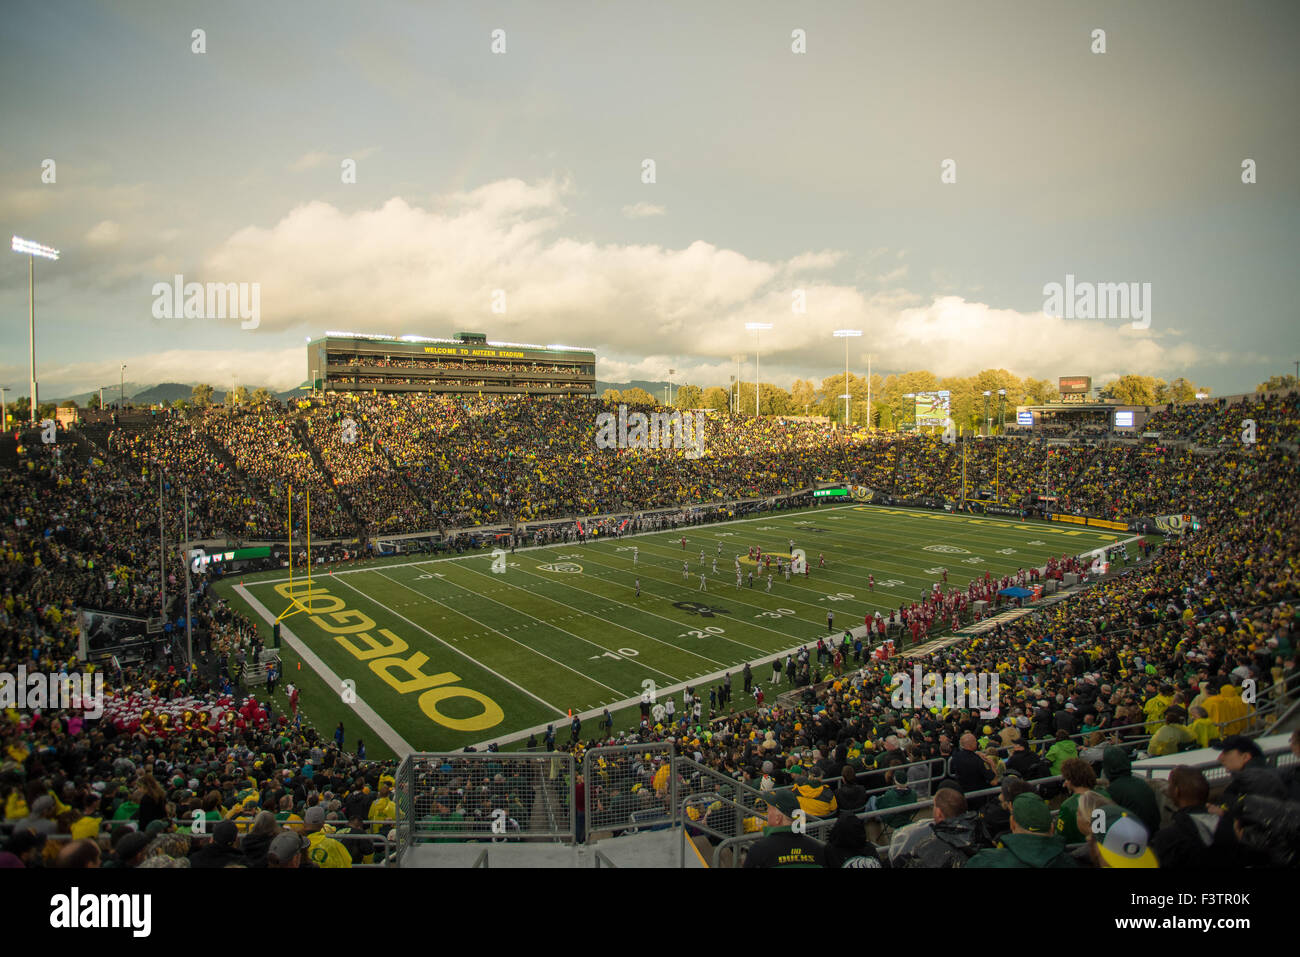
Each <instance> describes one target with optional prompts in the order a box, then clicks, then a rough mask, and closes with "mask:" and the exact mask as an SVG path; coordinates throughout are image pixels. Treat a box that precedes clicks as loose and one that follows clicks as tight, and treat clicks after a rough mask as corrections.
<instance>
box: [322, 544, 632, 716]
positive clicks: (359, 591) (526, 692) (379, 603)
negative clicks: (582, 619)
mask: <svg viewBox="0 0 1300 957" xmlns="http://www.w3.org/2000/svg"><path fill="white" fill-rule="evenodd" d="M366 571H372V572H378V571H379V570H378V569H375V568H368V569H366ZM379 574H380V575H382V576H383V577H384V578H388V576H387V575H384V574H383V572H379ZM389 580H390V581H391V580H392V579H389ZM341 584H342V585H343V587H345V588H351V589H352V590H353V591H354V592H356V593H357V594H358V595H360V596H361V597H362V598H365V599H366V600H367V601H370V602H372V603H373V604H376V605H379V606H380V607H381V608H385V610H386V611H388V612H389V613H390V614H393V615H397V617H398V618H400V619H402V621H404V622H406V623H407V624H408V625H410V626H411V627H412V628H415V629H418V630H419V631H422V632H424V633H425V634H426V635H428V636H429V637H430V638H432V639H433V640H434V641H436V642H437V643H438V644H440V645H442V646H443V647H445V648H448V649H450V650H451V651H454V652H455V653H456V654H458V655H460V656H461V657H462V658H464V659H466V660H467V661H472V662H473V663H474V664H476V665H478V666H479V667H480V668H482V669H483V670H484V671H490V672H492V674H494V675H496V676H497V677H498V678H500V679H501V680H502V681H504V682H505V683H506V684H508V685H510V687H512V688H514V689H516V690H517V691H522V692H523V693H524V694H526V695H528V697H530V698H532V699H533V700H534V701H537V702H540V703H541V704H544V705H546V707H548V708H553V709H554V710H555V712H556V713H557V714H560V715H564V714H567V712H566V711H565V710H564V709H563V708H561V707H559V706H557V705H553V704H551V703H550V702H549V701H546V700H545V699H543V698H539V697H538V696H537V695H535V694H533V693H532V692H531V691H529V690H528V689H527V688H525V687H523V686H521V685H517V684H515V683H514V682H513V681H511V680H510V679H509V678H507V677H506V676H505V675H503V674H501V672H499V671H495V670H493V669H492V668H489V667H488V666H487V665H485V664H484V663H483V662H481V661H479V660H478V659H477V658H475V657H473V656H472V655H468V654H466V653H465V652H463V651H461V650H460V649H459V648H457V647H455V646H454V645H449V644H447V642H445V641H443V640H442V639H441V638H439V637H438V636H437V635H435V634H434V633H433V632H431V631H429V629H427V628H424V627H422V626H420V625H417V624H416V623H415V622H413V621H411V619H409V618H407V617H406V616H405V615H402V614H398V612H395V611H393V610H392V609H391V608H387V607H386V606H385V605H384V604H383V602H378V601H375V599H373V598H371V597H370V596H369V595H367V594H366V593H365V592H363V591H361V589H359V588H357V587H356V586H355V585H351V584H348V583H347V582H342V583H341ZM398 584H399V585H400V584H401V582H398ZM416 594H417V595H418V594H419V592H416ZM431 600H433V599H431ZM438 604H440V605H441V604H442V602H438ZM443 607H445V608H448V607H450V606H448V605H444V606H443ZM452 610H453V611H454V610H455V609H452ZM467 617H468V616H467ZM479 624H483V623H482V622H479ZM493 630H494V631H495V629H493ZM597 684H599V682H597ZM611 690H612V689H611Z"/></svg>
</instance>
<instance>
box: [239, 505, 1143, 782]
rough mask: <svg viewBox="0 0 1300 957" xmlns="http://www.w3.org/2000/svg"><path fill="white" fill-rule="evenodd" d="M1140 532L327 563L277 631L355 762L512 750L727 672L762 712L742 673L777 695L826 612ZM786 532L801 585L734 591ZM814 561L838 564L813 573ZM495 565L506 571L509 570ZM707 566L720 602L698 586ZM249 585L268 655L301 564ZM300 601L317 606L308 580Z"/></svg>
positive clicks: (803, 532) (700, 541)
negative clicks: (781, 677)
mask: <svg viewBox="0 0 1300 957" xmlns="http://www.w3.org/2000/svg"><path fill="white" fill-rule="evenodd" d="M683 536H685V538H686V549H685V550H684V551H683V549H682V546H681V538H682V537H683ZM1126 537H1127V536H1125V535H1124V534H1123V533H1118V532H1102V531H1100V530H1094V529H1086V528H1081V527H1077V526H1071V525H1064V524H1051V523H1046V522H1024V521H1018V520H1016V519H1002V518H976V517H973V516H965V515H953V514H949V513H946V512H928V511H922V510H907V509H890V508H882V507H878V506H869V505H852V504H850V505H837V506H822V507H820V508H814V509H808V510H801V511H792V512H781V513H775V514H768V515H763V516H760V517H757V518H748V519H742V520H737V521H733V522H725V523H719V524H713V525H702V526H691V527H684V528H681V529H678V530H675V531H665V532H654V533H646V534H640V535H635V536H628V537H625V538H622V539H612V538H611V539H600V540H597V541H594V542H588V543H587V544H584V545H575V544H568V545H548V546H543V547H538V548H526V549H520V550H519V551H517V552H515V553H513V554H508V555H507V556H506V558H505V562H504V565H505V567H504V571H498V572H495V573H494V572H493V570H492V568H493V563H494V559H493V558H492V556H491V554H490V553H489V552H488V551H481V552H476V553H473V554H469V555H464V556H460V557H452V558H440V559H432V560H423V561H404V560H402V559H400V558H393V559H383V560H377V561H372V562H367V563H364V564H358V565H353V566H348V567H346V568H340V569H338V570H337V571H335V573H334V574H332V575H331V574H330V573H329V572H328V571H325V572H322V571H320V570H319V568H318V570H317V573H316V576H315V578H314V579H313V586H312V588H313V599H312V602H311V610H312V612H313V613H312V614H311V615H306V614H301V613H300V614H296V615H293V616H291V617H288V618H286V619H285V620H284V623H283V624H284V632H283V633H284V644H283V647H282V649H281V655H282V658H283V661H284V676H285V681H286V682H292V683H294V684H296V685H297V686H298V687H299V688H300V689H301V696H300V702H301V706H302V708H303V710H304V712H305V714H306V716H307V718H309V719H310V720H311V721H312V722H313V723H314V724H315V726H316V727H317V728H318V730H319V731H320V732H321V734H322V735H323V736H324V737H326V738H329V737H330V735H331V734H332V733H333V729H334V728H335V727H336V726H337V725H338V723H339V722H340V721H342V722H343V723H344V727H345V730H346V734H347V738H346V741H345V747H346V748H347V749H348V750H353V749H355V746H356V742H357V739H358V737H360V738H363V739H364V740H365V742H366V749H367V753H368V756H369V757H371V758H381V757H387V756H389V755H391V754H392V753H394V752H395V751H399V750H405V749H406V748H411V749H414V750H419V751H448V750H459V749H461V748H463V747H465V746H467V745H477V746H483V745H486V744H487V743H489V742H493V741H496V742H500V743H501V744H502V746H503V748H508V747H509V745H508V744H507V742H509V741H510V740H511V739H514V740H516V741H517V740H519V739H520V738H526V737H527V735H528V733H529V731H530V730H531V729H535V728H542V729H544V728H545V726H546V725H547V724H548V723H554V724H555V726H556V734H557V741H561V742H562V741H567V740H568V736H569V730H568V724H569V718H568V713H569V710H570V709H572V710H573V711H574V712H576V713H579V714H581V715H582V718H583V736H584V737H589V736H596V735H598V734H599V732H598V731H597V729H596V727H595V725H596V722H597V720H598V718H599V715H600V711H601V709H602V708H604V707H609V708H610V710H611V711H612V712H613V713H614V718H615V723H614V729H615V731H616V732H617V731H619V730H628V729H632V728H634V727H635V726H636V724H637V722H638V720H639V709H638V706H637V702H638V699H639V696H640V695H641V693H642V690H643V688H644V687H646V685H645V684H644V683H645V682H647V681H652V682H654V686H655V689H656V691H657V695H658V697H659V699H660V700H662V699H663V697H664V696H665V695H667V694H670V693H672V694H675V695H676V697H677V699H678V703H679V705H680V699H681V689H682V688H683V687H684V686H685V685H688V684H693V685H695V686H696V688H697V690H698V691H699V692H701V693H702V694H703V696H704V700H705V703H706V705H707V701H708V689H709V688H710V687H711V686H716V685H717V684H718V683H719V681H720V678H721V675H722V674H723V673H724V672H726V671H730V672H731V674H732V685H733V707H734V708H735V709H744V708H748V707H752V706H753V703H754V702H753V698H752V697H749V696H745V695H744V694H743V693H742V682H741V675H740V669H742V668H743V667H744V663H745V662H746V661H749V662H751V664H752V665H753V673H754V679H755V682H756V685H759V684H761V686H762V687H763V689H764V692H765V694H766V695H767V703H771V702H772V701H773V700H774V697H775V691H774V690H773V688H772V686H771V684H770V683H769V682H770V679H771V676H772V672H771V666H770V664H766V663H765V664H763V665H762V666H758V665H757V664H756V663H757V662H758V661H760V660H764V661H767V660H770V658H771V656H773V655H775V654H776V653H778V652H786V651H788V650H790V649H794V648H797V647H799V646H801V645H804V644H815V643H816V641H817V638H818V637H820V636H824V635H826V634H827V629H826V613H827V610H832V611H834V612H835V631H836V634H837V636H842V635H843V632H844V629H845V628H847V627H850V626H854V625H860V624H862V621H863V617H864V616H865V615H867V614H874V612H875V611H876V610H877V609H879V610H880V611H881V613H882V614H887V613H888V610H889V609H893V608H894V607H897V606H899V605H901V604H904V603H910V602H912V601H914V600H917V599H918V598H920V597H921V595H922V594H923V593H926V592H928V591H929V589H930V588H931V584H932V583H933V582H936V581H940V580H941V577H942V576H941V573H940V571H939V570H940V569H942V568H947V569H948V582H949V584H950V585H957V586H963V587H964V586H965V585H966V584H967V583H968V582H969V581H970V580H971V579H973V578H982V577H983V576H984V574H985V572H990V573H991V574H992V575H993V576H994V577H998V576H1001V575H1004V574H1007V573H1009V572H1013V571H1015V570H1016V569H1018V568H1026V569H1028V568H1030V567H1032V566H1035V565H1041V564H1043V563H1044V562H1045V561H1046V559H1047V558H1049V557H1052V556H1060V555H1062V554H1073V555H1077V554H1081V553H1083V552H1087V551H1090V550H1092V549H1096V548H1098V547H1101V546H1104V545H1108V544H1112V543H1114V542H1117V541H1120V540H1122V539H1124V538H1126ZM791 539H793V540H794V543H795V547H796V548H797V549H802V550H804V551H805V552H806V553H807V558H808V564H809V568H810V570H809V574H808V576H807V577H804V576H796V577H795V578H794V579H792V580H791V582H790V583H788V584H787V583H786V581H785V578H784V576H777V575H775V574H774V575H773V583H772V590H771V591H770V592H768V591H766V590H765V585H766V574H765V573H764V574H763V576H762V577H761V578H760V576H759V575H758V574H755V576H754V585H753V587H752V588H751V587H749V586H748V584H747V578H746V583H745V584H742V586H741V588H740V589H739V590H737V589H736V587H735V580H736V577H735V571H734V564H733V561H734V559H735V557H736V556H737V555H739V556H740V559H741V567H742V570H743V571H744V572H745V574H746V575H747V574H748V571H749V570H750V569H751V568H752V567H753V563H751V562H748V561H747V558H746V555H747V552H748V550H749V547H750V546H751V545H758V546H761V548H762V549H763V553H764V554H767V553H769V552H771V553H772V554H773V555H776V554H781V555H783V556H786V555H788V553H789V552H790V547H789V541H790V540H791ZM719 543H721V545H722V550H721V552H719V551H718V544H719ZM634 548H636V549H637V550H638V551H637V562H636V565H635V566H634V565H633V549H634ZM701 550H703V551H704V565H703V567H701V565H700V560H699V554H700V551H701ZM819 555H824V556H825V559H826V567H825V568H820V567H818V556H819ZM715 558H716V559H717V565H718V571H717V573H716V574H714V573H713V561H714V559H715ZM683 560H685V561H687V562H688V563H689V564H688V568H689V578H688V579H687V580H683V578H682V562H683ZM496 563H497V567H498V569H500V567H501V564H502V563H501V560H500V559H499V558H498V559H497V560H496ZM773 567H774V568H775V565H774V566H773ZM701 572H703V573H704V575H705V577H706V580H707V583H708V592H707V594H706V593H705V592H702V591H701V590H700V574H701ZM869 574H870V575H873V576H874V577H875V588H874V590H869V588H868V581H867V576H868V575H869ZM637 578H639V579H640V581H641V596H640V597H639V598H638V597H636V588H635V581H636V579H637ZM242 581H243V587H242V588H239V587H237V586H239V585H240V581H239V580H238V579H236V578H234V577H233V576H232V577H231V578H228V579H226V580H224V581H221V582H219V583H218V584H217V586H216V587H217V590H218V592H219V593H220V594H221V595H222V596H223V597H225V598H227V599H228V600H229V601H230V602H231V604H232V605H233V606H234V607H236V608H239V609H240V610H242V611H244V612H246V613H247V614H248V615H249V617H250V618H251V619H253V620H255V621H258V622H259V627H260V628H261V630H262V633H263V638H264V640H265V641H267V643H268V644H269V643H270V634H271V629H270V624H269V621H270V620H273V619H274V617H275V616H276V615H277V614H279V613H280V612H281V611H283V610H284V609H285V607H286V606H287V605H288V604H289V601H288V598H287V597H286V594H287V591H288V587H289V586H288V575H287V571H281V572H264V573H260V574H258V575H249V576H245V577H244V578H243V579H242ZM294 589H295V593H297V594H299V595H305V584H304V583H303V581H302V580H301V579H300V578H298V577H297V576H295V583H294ZM244 596H247V598H248V600H246V599H245V597H244ZM873 644H874V642H873ZM347 680H351V681H354V682H355V701H353V700H352V695H351V690H350V689H347V688H344V682H345V681H347ZM276 697H277V699H278V701H277V703H276V707H277V712H278V713H285V711H286V710H287V701H286V700H285V699H284V697H283V684H282V685H281V687H280V688H278V689H277V695H276ZM345 698H347V699H348V700H346V701H345ZM728 710H731V709H728ZM593 711H594V715H593V714H590V712H593ZM705 717H706V718H707V717H708V709H707V707H706V709H705ZM540 737H541V735H540V734H539V738H540Z"/></svg>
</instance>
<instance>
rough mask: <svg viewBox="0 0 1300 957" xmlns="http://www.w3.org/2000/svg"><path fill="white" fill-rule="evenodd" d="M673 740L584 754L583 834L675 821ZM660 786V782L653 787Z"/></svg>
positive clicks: (623, 830) (620, 746)
mask: <svg viewBox="0 0 1300 957" xmlns="http://www.w3.org/2000/svg"><path fill="white" fill-rule="evenodd" d="M675 754H676V751H675V748H674V745H673V744H671V743H669V742H662V741H656V742H654V743H651V744H629V745H610V746H607V747H602V748H591V749H589V750H588V751H587V752H586V753H585V754H583V756H582V780H583V785H584V792H585V795H584V801H583V804H584V808H583V815H584V823H585V825H586V828H585V829H586V833H587V834H592V833H595V832H597V831H613V832H614V834H615V835H617V834H619V833H625V832H629V831H632V832H635V831H637V830H643V829H646V828H654V827H666V826H669V825H671V824H673V823H674V818H675V815H674V809H675V807H676V803H675V802H674V801H673V795H672V788H673V784H674V782H675V777H674V775H673V773H672V762H673V757H674V755H675ZM657 785H658V787H657Z"/></svg>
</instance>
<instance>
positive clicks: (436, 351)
mask: <svg viewBox="0 0 1300 957" xmlns="http://www.w3.org/2000/svg"><path fill="white" fill-rule="evenodd" d="M307 380H308V382H310V383H311V385H312V388H313V389H316V390H318V391H324V392H435V393H451V394H464V393H478V394H482V395H535V396H590V397H594V396H595V394H596V353H595V352H594V351H592V350H591V349H582V348H578V347H575V346H557V345H549V346H539V345H529V344H527V343H517V342H495V341H489V340H488V338H487V336H486V335H483V334H482V333H477V332H460V333H457V334H456V336H455V338H452V339H437V338H428V337H425V336H400V337H398V336H382V335H362V334H359V333H349V332H327V333H326V334H325V335H324V336H323V337H321V338H319V339H312V340H310V341H309V342H308V345H307Z"/></svg>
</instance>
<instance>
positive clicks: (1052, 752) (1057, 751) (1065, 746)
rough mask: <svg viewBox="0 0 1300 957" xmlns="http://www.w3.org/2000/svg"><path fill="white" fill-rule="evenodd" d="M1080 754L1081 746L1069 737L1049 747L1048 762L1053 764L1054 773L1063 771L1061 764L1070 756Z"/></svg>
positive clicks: (1073, 756)
mask: <svg viewBox="0 0 1300 957" xmlns="http://www.w3.org/2000/svg"><path fill="white" fill-rule="evenodd" d="M1078 756H1079V747H1078V745H1076V744H1075V743H1074V742H1073V741H1071V740H1070V739H1069V738H1067V739H1065V740H1064V741H1057V742H1056V743H1055V744H1054V745H1052V746H1051V747H1050V748H1048V749H1047V763H1048V764H1050V765H1051V766H1052V773H1053V774H1060V773H1061V765H1062V764H1064V763H1065V762H1066V761H1068V760H1070V758H1077V757H1078Z"/></svg>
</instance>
